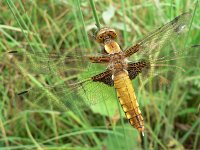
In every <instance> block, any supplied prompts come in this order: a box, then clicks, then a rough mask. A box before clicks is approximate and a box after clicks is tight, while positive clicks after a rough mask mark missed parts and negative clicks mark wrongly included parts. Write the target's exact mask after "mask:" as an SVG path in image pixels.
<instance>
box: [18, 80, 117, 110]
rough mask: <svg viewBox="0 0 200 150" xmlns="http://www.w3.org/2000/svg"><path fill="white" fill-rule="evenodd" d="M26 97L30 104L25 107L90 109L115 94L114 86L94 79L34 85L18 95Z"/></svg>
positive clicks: (110, 98)
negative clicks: (53, 84) (76, 82)
mask: <svg viewBox="0 0 200 150" xmlns="http://www.w3.org/2000/svg"><path fill="white" fill-rule="evenodd" d="M22 96H23V97H25V98H26V99H27V100H28V102H29V104H30V105H29V106H28V107H24V108H23V109H47V110H55V111H59V112H65V111H69V110H70V111H73V112H77V111H79V110H85V109H88V108H89V107H90V106H92V105H95V104H97V103H99V102H103V101H108V100H112V99H113V98H114V96H115V91H114V88H113V87H110V86H107V85H105V84H103V83H99V82H98V83H97V82H93V81H92V80H88V81H85V82H83V83H78V84H75V85H67V84H66V83H62V84H59V85H56V86H43V87H33V88H31V89H29V90H27V91H25V92H23V93H21V94H19V95H18V97H19V98H20V97H22Z"/></svg>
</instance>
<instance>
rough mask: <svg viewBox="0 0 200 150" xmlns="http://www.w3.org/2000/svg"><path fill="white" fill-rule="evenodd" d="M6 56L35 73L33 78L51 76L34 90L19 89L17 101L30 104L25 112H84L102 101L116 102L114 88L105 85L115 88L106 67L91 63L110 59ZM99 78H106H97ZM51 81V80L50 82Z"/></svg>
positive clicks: (26, 55) (70, 56)
mask: <svg viewBox="0 0 200 150" xmlns="http://www.w3.org/2000/svg"><path fill="white" fill-rule="evenodd" d="M6 54H8V56H9V57H10V60H11V61H13V62H14V63H13V64H14V65H15V64H17V65H16V66H18V67H19V68H20V69H22V70H24V69H26V73H31V76H32V77H31V78H35V79H37V78H36V77H37V76H36V75H40V74H41V73H42V74H45V75H47V77H46V78H45V77H44V76H42V81H41V82H37V84H32V86H33V87H30V88H29V87H25V88H24V89H17V91H16V93H18V95H17V99H19V101H21V99H25V100H27V102H28V103H27V104H30V105H29V106H28V107H25V106H22V105H20V107H21V108H22V109H32V108H33V109H36V108H40V109H51V110H56V111H67V110H72V111H75V110H82V109H86V108H88V106H90V105H93V104H96V103H98V102H99V101H104V100H108V99H112V98H111V97H112V94H114V91H113V90H114V88H112V87H110V86H109V85H105V84H104V83H106V84H110V85H111V84H112V83H110V79H111V74H109V73H108V72H107V73H106V72H105V73H104V74H100V73H102V72H103V71H104V70H105V68H106V66H105V65H98V64H91V63H88V62H89V60H88V58H89V59H90V61H92V62H96V61H97V62H98V58H100V60H101V61H105V59H104V58H108V57H107V56H106V55H101V54H96V55H95V56H91V55H85V54H84V55H82V54H80V53H79V54H77V55H75V54H74V53H73V54H69V53H68V54H63V55H60V54H58V53H50V54H44V53H38V52H37V53H30V52H29V53H28V52H16V51H12V52H10V53H6ZM4 56H5V55H4ZM4 56H3V57H4ZM85 56H87V58H85ZM99 74H100V75H101V76H102V77H101V76H95V75H99ZM57 77H59V78H58V79H57ZM91 77H95V78H94V79H92V78H91ZM43 78H44V79H43ZM48 78H51V80H49V82H48V81H47V82H46V79H48ZM100 79H101V81H99V80H100ZM44 80H45V81H44ZM93 80H95V82H93ZM82 81H84V82H82ZM98 81H99V82H98ZM55 84H56V85H55Z"/></svg>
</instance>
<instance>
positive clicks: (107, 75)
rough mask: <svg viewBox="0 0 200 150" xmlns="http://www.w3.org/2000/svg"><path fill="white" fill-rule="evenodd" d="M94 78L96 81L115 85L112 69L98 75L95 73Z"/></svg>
mask: <svg viewBox="0 0 200 150" xmlns="http://www.w3.org/2000/svg"><path fill="white" fill-rule="evenodd" d="M92 80H93V81H94V82H103V83H104V84H107V85H108V86H113V85H114V81H113V80H112V72H111V70H107V71H105V72H102V73H100V74H98V75H95V76H93V77H92Z"/></svg>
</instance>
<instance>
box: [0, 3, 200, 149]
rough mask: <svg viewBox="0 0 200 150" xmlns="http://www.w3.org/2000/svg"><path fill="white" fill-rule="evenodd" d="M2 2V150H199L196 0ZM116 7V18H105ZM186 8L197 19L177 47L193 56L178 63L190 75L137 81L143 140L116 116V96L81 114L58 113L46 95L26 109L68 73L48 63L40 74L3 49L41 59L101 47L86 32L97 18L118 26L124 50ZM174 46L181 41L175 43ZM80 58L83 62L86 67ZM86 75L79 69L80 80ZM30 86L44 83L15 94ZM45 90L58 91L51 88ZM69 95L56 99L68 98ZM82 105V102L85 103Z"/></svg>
mask: <svg viewBox="0 0 200 150" xmlns="http://www.w3.org/2000/svg"><path fill="white" fill-rule="evenodd" d="M0 4H1V6H2V7H0V10H1V12H2V13H1V16H0V46H1V49H0V54H1V57H0V59H1V60H0V72H1V74H0V81H1V83H2V84H1V85H0V91H1V92H0V109H1V117H0V130H1V132H0V149H9V150H10V149H78V150H81V149H109V150H110V149H142V148H144V149H194V150H195V149H200V147H199V145H200V143H199V141H200V126H199V123H200V118H199V109H200V108H199V107H200V93H199V91H200V76H199V74H200V69H199V68H200V61H199V60H198V58H199V57H200V55H199V48H198V47H197V48H194V49H187V47H190V46H192V45H195V44H199V38H200V32H199V28H200V26H199V17H200V9H199V3H198V1H197V0H195V1H190V0H184V1H182V0H176V1H171V0H163V1H159V0H158V1H143V0H139V1H131V0H127V1H124V0H121V1H120V2H118V1H104V0H102V1H92V0H91V1H80V0H75V1H72V0H69V1H62V0H57V1H55V0H49V1H27V2H24V1H11V0H5V1H3V2H0ZM93 4H94V5H95V6H96V10H95V9H94V5H93ZM92 8H93V9H92ZM112 11H113V12H114V15H113V16H110V17H108V16H109V15H111V14H113V12H112ZM186 11H191V12H192V18H191V20H192V23H191V27H190V32H189V33H188V35H187V36H186V39H184V40H183V41H181V43H179V44H181V45H182V47H186V50H188V51H185V52H186V53H188V54H187V55H189V56H195V57H188V58H185V59H181V60H179V61H177V62H176V65H178V66H180V67H182V68H184V69H185V72H184V73H183V72H181V71H179V70H178V69H177V70H175V71H173V72H169V73H165V74H163V76H161V77H163V78H152V79H151V80H147V81H146V80H145V81H144V80H143V79H142V77H138V78H137V79H135V80H134V81H133V85H134V88H135V91H136V95H137V97H138V101H139V104H140V108H141V110H142V113H143V117H144V119H145V128H146V131H145V136H144V138H143V139H141V137H140V136H139V134H138V132H137V131H136V130H135V129H133V128H132V127H131V126H130V125H129V124H128V122H127V120H126V119H125V118H124V115H123V113H121V115H120V113H117V110H118V108H117V103H116V102H115V103H116V104H115V103H112V102H113V101H108V102H107V101H106V102H105V103H99V104H97V105H95V106H93V107H91V110H87V111H84V112H83V111H81V112H79V113H74V112H71V111H67V112H64V113H60V112H57V111H52V110H42V109H40V107H41V106H42V105H48V99H47V97H46V99H45V97H43V99H42V100H44V101H43V103H41V104H40V105H39V106H34V108H38V109H33V110H32V109H29V108H30V107H32V106H33V105H34V103H33V102H32V100H33V101H37V100H38V101H39V102H41V101H40V97H39V96H41V93H42V92H41V91H42V89H43V87H44V85H46V84H47V82H48V83H49V84H52V85H54V84H59V83H61V82H63V80H64V81H66V82H69V81H71V78H72V77H70V76H68V75H71V72H66V73H65V75H66V76H60V77H58V76H54V75H55V74H53V75H52V74H45V73H48V72H46V70H45V69H46V68H43V69H44V72H42V73H40V74H39V73H38V72H41V70H39V71H38V70H34V68H27V67H29V66H28V65H27V64H28V63H27V62H28V61H31V62H32V63H33V64H34V63H35V61H36V58H33V57H31V56H30V57H28V58H18V59H14V58H12V57H8V56H5V55H4V52H5V51H11V50H18V51H24V50H29V51H32V52H35V53H40V54H41V57H42V55H45V54H46V53H48V52H49V51H50V50H53V51H54V52H57V53H60V54H61V55H63V53H66V54H70V53H74V52H75V51H76V52H79V53H81V52H82V53H95V52H99V51H100V47H99V45H98V44H97V43H95V42H94V41H92V40H90V39H89V37H88V35H87V34H88V33H91V31H92V30H93V29H94V27H95V25H94V24H95V23H96V24H97V26H99V24H100V25H102V26H111V27H113V28H115V29H116V30H117V31H118V32H119V38H120V39H119V43H120V44H121V45H122V47H123V48H126V47H127V46H130V45H132V44H134V43H135V42H136V41H137V40H139V39H141V38H142V37H144V35H147V34H148V33H149V32H151V31H153V30H154V29H156V28H158V27H160V26H161V25H163V24H164V23H166V22H168V21H169V20H171V19H173V18H174V17H175V16H177V15H179V14H181V13H182V12H186ZM93 13H94V15H93ZM103 13H104V14H105V15H103ZM103 16H107V17H103ZM109 18H110V19H109ZM98 20H99V22H100V23H98ZM105 22H107V24H105ZM176 44H177V46H178V42H177V43H176ZM162 53H163V54H168V50H167V49H164V50H163V51H162ZM2 56H3V57H2ZM39 59H40V58H39ZM44 61H46V60H42V61H41V62H44ZM21 62H22V63H21ZM46 62H48V61H46ZM76 63H77V64H78V65H80V67H81V65H82V64H79V62H76ZM35 65H36V64H35ZM70 65H73V64H70ZM60 67H61V68H62V66H60ZM66 67H67V69H68V66H66ZM89 67H90V69H89V70H90V71H89V72H88V73H86V75H87V76H88V75H89V74H92V73H94V71H95V70H93V69H94V66H93V65H90V66H89ZM69 68H70V66H69ZM32 69H33V70H32ZM54 69H55V70H56V69H57V65H55V68H54ZM75 69H76V68H75ZM96 69H99V66H98V67H96ZM30 70H31V71H30ZM29 71H30V72H29ZM37 71H38V72H37ZM74 71H76V70H74ZM174 72H175V73H174ZM28 73H29V74H28ZM82 76H84V75H82V74H81V75H80V74H78V77H82ZM167 79H168V80H167ZM167 83H168V84H167ZM29 87H37V88H38V87H40V88H39V90H38V92H37V93H34V95H32V96H33V97H27V98H26V97H24V98H20V99H19V98H17V96H16V92H19V91H20V90H21V89H27V88H29ZM106 89H107V88H106ZM106 89H101V91H104V92H107V93H109V94H110V95H111V96H110V99H114V100H116V95H115V93H112V94H111V91H112V90H111V91H106ZM46 92H47V93H48V94H52V96H56V95H53V93H52V92H51V90H49V91H48V90H47V91H46ZM64 92H67V89H66V90H65V91H64ZM107 93H106V94H104V95H103V94H102V95H101V94H99V93H94V94H93V95H91V96H93V97H94V99H98V100H99V101H100V100H102V99H106V97H104V96H107ZM62 94H63V95H62ZM64 94H65V93H61V95H59V96H58V98H60V99H62V96H63V98H65V97H64ZM95 95H97V96H100V97H97V96H95ZM75 98H76V99H78V100H79V99H81V98H80V97H75ZM58 100H59V99H58ZM55 103H57V102H56V101H55ZM78 105H80V106H82V105H81V100H80V104H78ZM119 110H120V109H119Z"/></svg>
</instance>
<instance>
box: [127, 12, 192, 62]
mask: <svg viewBox="0 0 200 150" xmlns="http://www.w3.org/2000/svg"><path fill="white" fill-rule="evenodd" d="M190 18H191V13H183V14H181V15H179V16H177V17H176V18H174V19H173V20H172V21H170V22H168V23H166V24H165V25H164V26H162V27H160V28H158V29H157V30H155V31H153V32H152V33H150V34H149V35H147V36H146V37H144V38H143V39H142V40H140V41H138V42H137V44H136V45H135V46H132V47H130V48H128V49H127V50H125V53H126V55H127V57H130V56H132V57H131V59H137V58H139V57H141V58H143V57H147V56H150V55H156V53H160V51H161V50H162V51H163V49H164V47H166V46H169V45H170V44H171V43H175V41H176V40H177V39H178V38H180V37H181V36H183V35H185V34H184V33H186V31H187V29H188V25H189V23H190ZM182 44H183V45H184V43H182ZM134 53H136V54H135V55H133V54H134ZM156 56H157V55H156Z"/></svg>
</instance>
